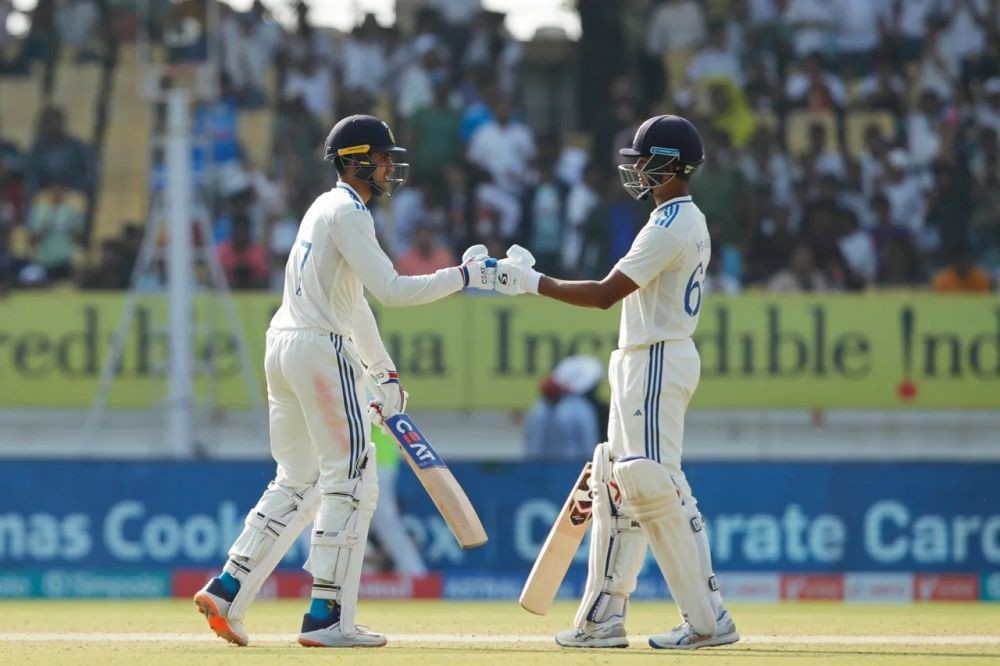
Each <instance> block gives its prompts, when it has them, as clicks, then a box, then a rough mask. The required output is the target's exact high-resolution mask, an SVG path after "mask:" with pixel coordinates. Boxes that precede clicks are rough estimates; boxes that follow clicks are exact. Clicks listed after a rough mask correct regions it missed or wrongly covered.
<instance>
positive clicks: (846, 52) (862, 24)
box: [833, 0, 890, 77]
mask: <svg viewBox="0 0 1000 666" xmlns="http://www.w3.org/2000/svg"><path fill="white" fill-rule="evenodd" d="M833 4H834V12H835V18H836V31H837V41H836V44H837V52H838V53H837V60H838V62H839V63H840V65H841V67H842V71H843V72H844V73H845V75H847V76H850V77H858V76H861V75H862V74H864V73H865V72H870V71H871V70H872V68H873V67H874V66H875V58H876V55H877V52H878V48H879V45H880V43H881V38H882V35H883V34H884V33H885V32H886V31H887V29H888V27H889V20H890V17H889V13H888V11H886V10H887V9H888V8H887V7H886V3H884V2H876V1H874V0H835V2H834V3H833Z"/></svg>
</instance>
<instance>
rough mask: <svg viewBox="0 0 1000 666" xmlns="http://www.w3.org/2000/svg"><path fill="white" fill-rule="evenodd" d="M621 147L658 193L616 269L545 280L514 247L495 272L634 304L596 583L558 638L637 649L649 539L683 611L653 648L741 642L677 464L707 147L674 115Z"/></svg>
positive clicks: (627, 175) (617, 389)
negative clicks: (635, 623) (632, 634)
mask: <svg viewBox="0 0 1000 666" xmlns="http://www.w3.org/2000/svg"><path fill="white" fill-rule="evenodd" d="M620 153H621V154H622V156H624V157H625V158H626V159H628V161H629V162H630V163H629V164H624V165H622V166H620V167H619V173H620V175H621V179H622V184H623V185H624V187H625V189H626V190H627V191H628V192H629V194H631V195H632V196H633V197H634V198H636V199H642V200H644V199H646V198H647V197H648V196H649V195H650V194H652V196H653V199H654V201H655V202H656V208H655V209H654V210H653V212H652V214H650V216H649V221H648V222H647V224H646V225H645V226H644V227H643V228H642V229H641V230H640V231H639V233H638V235H637V236H636V238H635V241H634V242H633V243H632V247H631V248H630V250H629V252H628V253H627V254H626V255H625V256H624V257H623V258H622V259H621V260H620V261H619V262H618V263H617V264H616V265H615V267H614V268H613V269H612V271H611V272H610V273H609V274H608V276H607V277H605V278H604V279H603V280H601V281H599V282H598V281H564V280H557V279H553V278H551V277H547V276H544V275H541V274H540V273H538V272H537V271H535V270H534V269H533V268H532V267H531V266H532V265H533V263H534V259H533V258H532V257H531V254H530V253H529V252H527V251H526V250H524V248H521V247H518V246H514V247H512V248H511V250H510V251H508V255H507V257H508V258H506V259H502V260H501V261H500V262H499V263H498V265H497V271H496V290H497V291H498V292H500V293H505V294H522V293H536V294H541V295H543V296H548V297H550V298H555V299H557V300H560V301H563V302H565V303H569V304H572V305H580V306H588V307H599V308H605V309H606V308H609V307H611V306H612V305H614V304H615V303H617V302H618V301H620V300H622V299H624V304H623V306H622V314H621V329H620V333H619V338H618V349H617V350H615V351H614V352H613V353H612V355H611V362H610V364H609V368H608V378H609V382H610V385H611V415H610V422H609V425H608V441H607V442H606V443H601V444H598V445H597V447H596V449H595V451H594V459H593V463H592V473H591V479H590V492H591V497H592V502H593V504H592V507H593V508H592V511H593V528H592V532H591V541H590V559H589V567H588V575H587V584H586V588H585V591H584V595H583V600H582V602H581V604H580V609H579V611H578V612H577V614H576V620H575V627H574V628H572V629H568V630H566V631H561V632H559V633H558V634H556V642H557V643H559V644H560V645H563V646H565V647H577V648H612V647H626V646H628V638H627V636H626V633H625V618H626V615H627V612H628V599H629V595H631V594H632V592H633V591H634V590H635V586H636V580H637V578H638V575H639V572H640V570H641V568H642V565H643V561H644V560H645V557H646V546H647V544H648V545H649V546H650V548H651V549H652V551H653V555H654V557H655V558H656V562H657V564H658V565H659V567H660V570H661V571H662V573H663V576H664V578H665V579H666V581H667V584H668V585H669V587H670V592H671V594H672V596H673V598H674V600H675V601H676V602H677V605H678V607H679V608H680V612H681V619H682V621H681V623H680V624H678V625H677V626H675V627H674V628H673V629H671V630H669V631H667V632H665V633H662V634H657V635H655V636H652V637H650V639H649V644H650V645H651V646H652V647H654V648H664V649H692V648H700V647H707V646H713V645H725V644H728V643H734V642H736V641H738V640H739V634H738V633H737V632H736V625H735V624H734V623H733V620H732V617H731V616H730V615H729V612H728V611H727V610H726V608H725V606H724V605H723V601H722V594H721V592H720V591H719V586H718V584H717V582H716V578H715V575H714V574H713V573H712V562H711V555H710V552H709V546H708V538H707V536H706V534H705V531H704V527H703V523H702V518H701V514H700V513H699V512H698V504H697V502H696V500H695V498H694V496H693V495H692V492H691V487H690V486H689V485H688V482H687V479H686V478H685V476H684V472H683V471H682V470H681V448H682V443H683V437H684V413H685V411H686V410H687V406H688V402H689V401H690V400H691V396H692V395H693V394H694V391H695V388H696V387H697V386H698V380H699V378H700V374H701V360H700V357H699V355H698V350H697V349H696V348H695V345H694V342H693V341H692V339H691V336H692V334H693V333H694V331H695V327H696V326H697V325H698V316H699V313H700V311H701V305H702V283H703V281H704V278H705V273H706V269H707V267H708V262H709V259H710V258H711V241H710V240H709V234H708V227H707V225H706V222H705V216H704V215H703V214H702V213H701V211H700V210H699V209H698V207H697V206H696V205H695V203H694V202H693V201H692V199H691V196H690V194H689V190H688V180H689V178H690V177H691V176H692V175H694V173H695V172H696V171H697V170H698V167H699V166H700V165H701V163H702V162H703V161H704V158H705V156H704V149H703V146H702V142H701V138H700V136H699V135H698V132H697V130H696V129H695V127H694V125H692V124H691V123H690V122H688V121H687V120H686V119H684V118H681V117H679V116H669V115H668V116H656V117H653V118H650V119H648V120H647V121H646V122H644V123H643V124H642V125H641V126H640V127H639V129H638V131H637V132H636V134H635V138H634V139H633V142H632V145H631V146H630V147H628V148H623V149H622V150H621V151H620ZM536 568H537V565H536ZM563 571H564V569H563ZM552 582H553V581H547V583H550V584H551V583H552ZM529 583H530V581H529ZM546 587H547V589H552V590H554V589H555V587H556V586H546ZM526 589H527V588H526ZM522 603H523V601H522ZM529 610H530V608H529ZM543 612H544V611H543Z"/></svg>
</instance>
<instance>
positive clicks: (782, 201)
mask: <svg viewBox="0 0 1000 666" xmlns="http://www.w3.org/2000/svg"><path fill="white" fill-rule="evenodd" d="M748 147H749V150H748V151H747V152H745V153H743V155H741V156H740V159H739V169H740V173H741V174H742V176H743V179H744V180H746V182H747V183H748V184H750V185H752V186H755V187H761V186H766V187H767V188H768V190H769V193H770V197H771V201H772V202H773V203H774V204H775V205H777V206H779V207H787V206H789V205H790V204H791V202H792V201H791V199H792V164H791V162H790V161H789V159H788V155H786V154H785V153H783V152H781V150H780V146H779V145H778V140H777V137H775V135H774V131H773V130H771V128H769V127H758V128H757V131H756V132H754V135H753V138H752V139H751V141H750V145H749V146H748Z"/></svg>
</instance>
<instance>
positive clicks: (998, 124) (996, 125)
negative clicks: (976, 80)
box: [976, 76, 1000, 135]
mask: <svg viewBox="0 0 1000 666" xmlns="http://www.w3.org/2000/svg"><path fill="white" fill-rule="evenodd" d="M976 124H977V125H979V126H980V127H988V128H990V129H991V130H993V131H994V132H996V133H997V135H1000V76H994V77H992V78H990V79H988V80H987V81H986V82H985V83H984V84H983V100H982V101H981V102H980V103H979V104H977V105H976Z"/></svg>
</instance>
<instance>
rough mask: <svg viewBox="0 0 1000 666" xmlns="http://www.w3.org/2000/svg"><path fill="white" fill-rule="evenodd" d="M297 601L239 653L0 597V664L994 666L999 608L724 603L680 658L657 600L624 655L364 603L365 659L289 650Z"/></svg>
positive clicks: (252, 622) (634, 611)
mask: <svg viewBox="0 0 1000 666" xmlns="http://www.w3.org/2000/svg"><path fill="white" fill-rule="evenodd" d="M306 605H307V604H306V602H305V601H261V602H259V603H257V604H255V605H254V606H253V607H252V608H251V610H250V613H249V614H248V616H247V628H248V630H249V632H250V640H251V645H250V646H249V647H246V648H237V647H234V646H230V645H227V644H226V643H225V642H223V641H222V640H221V639H218V638H216V637H215V636H214V635H213V634H211V633H210V632H209V630H208V627H207V625H206V623H205V621H204V619H203V618H202V616H201V615H199V614H198V613H197V611H196V610H195V609H194V606H193V605H192V604H191V603H190V602H187V601H129V600H126V601H103V600H102V601H89V600H88V601H83V600H81V601H43V600H38V601H35V600H32V601H0V655H2V656H0V659H2V661H3V663H4V664H15V665H20V664H74V665H76V666H98V664H100V665H103V664H129V665H130V666H131V665H134V664H157V666H159V665H160V664H195V663H202V664H211V665H212V666H215V665H216V664H220V665H221V664H241V665H247V664H268V665H271V664H283V663H289V664H290V663H296V664H308V663H331V661H332V662H347V661H350V663H352V664H376V663H377V664H408V665H411V664H461V665H462V666H469V665H471V664H501V663H503V664H545V665H546V666H555V665H556V664H609V663H615V664H637V663H652V662H653V661H654V660H661V661H665V662H669V663H670V664H699V665H702V666H704V665H709V664H739V665H743V664H747V665H751V664H752V665H758V664H761V665H763V664H778V665H779V666H786V665H792V664H852V665H854V664H862V665H865V664H904V663H905V664H952V663H954V664H958V663H962V664H1000V604H982V603H980V604H976V603H968V604H944V603H935V604H926V605H913V606H910V605H905V606H887V605H873V604H853V605H852V604H839V603H818V602H817V603H794V604H793V603H790V604H781V605H777V604H734V605H733V606H732V607H731V610H732V612H733V616H734V618H735V619H736V624H737V627H738V628H739V631H740V633H741V635H743V636H744V638H745V640H743V641H741V642H739V643H736V644H735V645H730V646H726V647H720V648H708V649H704V650H698V651H696V652H692V653H677V652H670V651H664V650H652V649H651V648H649V646H648V645H647V644H646V637H647V636H648V635H649V634H651V633H656V632H658V631H663V630H665V629H667V628H669V627H670V626H672V625H673V624H675V623H676V618H677V615H676V611H675V609H674V606H673V605H672V604H669V603H653V602H637V603H635V604H633V605H632V607H631V610H630V614H629V622H628V625H629V627H628V628H629V635H630V640H631V643H632V645H631V647H629V648H627V649H622V650H586V651H584V650H567V649H563V648H560V647H558V646H557V645H556V644H555V643H554V642H553V641H552V640H551V635H552V634H553V633H554V632H555V631H557V630H558V629H563V628H565V627H567V626H569V623H570V621H571V620H572V616H573V613H574V610H575V605H574V604H570V603H559V604H557V605H556V606H555V607H554V608H553V610H552V612H551V613H549V615H547V616H546V617H536V616H533V615H530V614H529V613H527V612H525V611H523V610H521V609H520V607H518V606H517V604H516V603H513V602H459V601H363V602H362V603H361V607H360V612H359V618H358V621H359V622H361V623H365V624H368V625H369V626H371V628H372V629H374V630H376V631H381V632H385V633H386V634H387V635H388V637H389V645H388V646H387V647H385V648H381V649H372V650H351V651H346V650H344V651H342V650H321V649H306V648H302V647H299V646H298V645H297V644H296V643H295V636H296V634H297V632H298V628H299V623H300V621H301V614H302V613H303V612H304V611H305V609H306Z"/></svg>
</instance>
